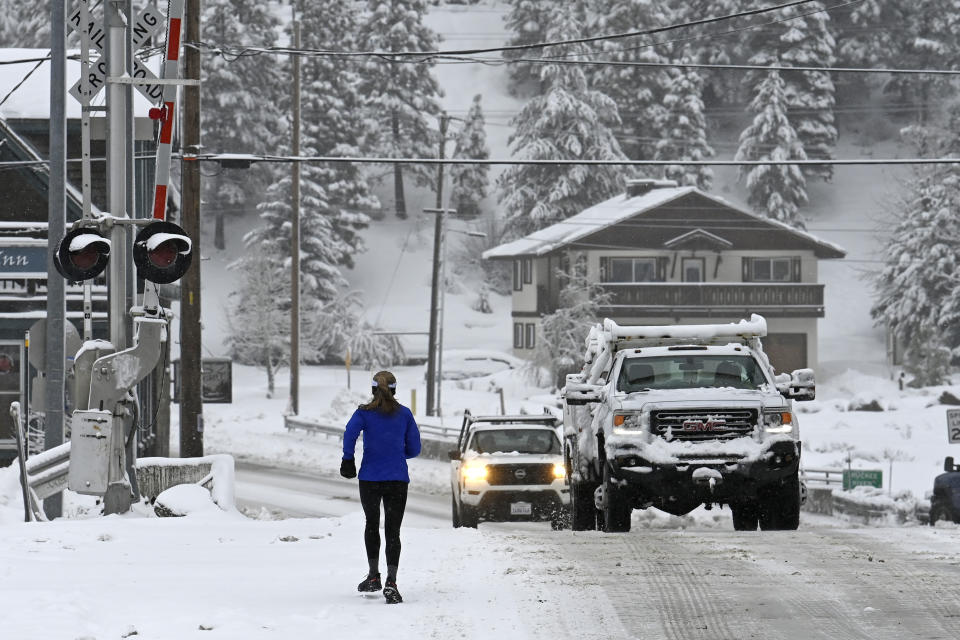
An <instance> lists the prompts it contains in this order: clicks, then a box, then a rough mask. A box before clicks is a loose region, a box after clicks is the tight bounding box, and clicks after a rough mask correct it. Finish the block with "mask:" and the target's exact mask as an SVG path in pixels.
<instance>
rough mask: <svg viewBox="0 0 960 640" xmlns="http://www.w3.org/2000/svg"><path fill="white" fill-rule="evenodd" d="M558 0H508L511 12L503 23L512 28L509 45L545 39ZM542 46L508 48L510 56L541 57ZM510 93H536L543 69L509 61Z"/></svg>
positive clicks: (509, 28) (526, 63) (506, 56)
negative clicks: (538, 47)
mask: <svg viewBox="0 0 960 640" xmlns="http://www.w3.org/2000/svg"><path fill="white" fill-rule="evenodd" d="M557 1H558V0H507V4H508V5H509V6H510V10H509V12H507V15H506V16H504V18H503V20H504V24H505V26H506V27H507V30H508V31H510V32H511V34H512V35H511V36H510V38H509V39H508V40H507V46H510V47H514V46H523V45H529V44H537V43H540V42H545V41H546V39H547V25H548V24H549V23H550V15H551V13H553V11H554V9H555V8H556V3H557ZM542 52H543V50H542V49H518V50H515V51H505V52H504V54H503V57H504V58H506V59H507V60H515V59H517V58H527V59H530V58H539V57H540V56H541V54H542ZM508 73H509V85H508V88H509V90H510V93H511V94H513V95H536V94H538V93H540V70H539V68H538V66H537V65H535V64H531V63H529V62H514V63H512V64H510V65H508Z"/></svg>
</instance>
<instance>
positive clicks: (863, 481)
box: [843, 469, 883, 491]
mask: <svg viewBox="0 0 960 640" xmlns="http://www.w3.org/2000/svg"><path fill="white" fill-rule="evenodd" d="M854 487H876V488H877V489H882V488H883V471H879V470H876V469H844V470H843V490H844V491H846V490H847V489H853V488H854Z"/></svg>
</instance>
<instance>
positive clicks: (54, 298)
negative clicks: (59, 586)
mask: <svg viewBox="0 0 960 640" xmlns="http://www.w3.org/2000/svg"><path fill="white" fill-rule="evenodd" d="M50 6H51V10H50V181H49V183H48V192H47V196H48V201H47V222H48V227H47V238H48V240H49V241H50V242H51V243H52V242H53V241H54V239H57V240H59V238H62V237H63V234H64V231H65V230H66V223H67V220H66V209H67V191H66V182H67V156H66V141H67V115H66V101H67V96H66V92H65V90H64V85H65V82H66V68H67V55H66V24H67V19H66V10H65V8H64V0H52V1H51V3H50ZM53 254H54V252H52V251H51V252H49V253H48V255H47V336H46V337H47V340H46V353H45V354H44V356H45V361H46V368H47V371H46V376H47V380H46V390H45V392H44V398H43V401H44V423H43V424H44V441H43V442H44V449H50V448H52V447H55V446H57V445H59V444H62V443H63V404H64V373H63V368H64V362H65V358H64V355H65V354H64V349H65V345H64V334H65V333H66V331H65V327H64V323H65V322H66V306H65V305H66V302H65V299H66V298H65V293H66V282H65V281H64V279H63V278H62V277H61V276H60V274H59V273H58V272H57V270H56V267H54V266H53ZM43 510H44V513H46V516H47V517H48V518H50V519H53V518H58V517H60V516H61V515H62V514H63V498H62V494H61V493H55V494H54V495H52V496H50V497H49V498H47V499H46V500H44V501H43Z"/></svg>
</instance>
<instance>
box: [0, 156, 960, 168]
mask: <svg viewBox="0 0 960 640" xmlns="http://www.w3.org/2000/svg"><path fill="white" fill-rule="evenodd" d="M237 156H243V159H244V160H249V161H250V162H251V163H253V162H276V163H292V162H308V163H314V162H317V163H325V162H329V163H356V164H419V165H491V166H498V165H526V166H595V167H621V166H623V167H626V166H633V167H665V166H674V165H682V166H695V167H699V166H704V167H710V166H714V167H725V166H726V167H756V166H784V165H788V166H789V165H796V166H807V165H813V166H819V165H833V166H845V165H942V164H960V158H842V159H836V158H835V159H812V160H811V159H807V160H626V159H624V160H572V159H567V158H562V159H541V160H529V159H517V158H493V159H489V158H488V159H479V158H443V159H441V158H383V157H373V156H371V157H362V156H281V155H265V154H249V155H248V154H237V153H225V154H217V153H202V154H196V155H186V154H174V155H173V157H174V158H177V159H181V160H183V161H184V162H219V161H220V160H221V159H229V160H235V159H237ZM40 162H45V161H40ZM2 164H3V163H0V166H2Z"/></svg>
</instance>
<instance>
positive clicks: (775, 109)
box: [736, 70, 807, 229]
mask: <svg viewBox="0 0 960 640" xmlns="http://www.w3.org/2000/svg"><path fill="white" fill-rule="evenodd" d="M750 109H751V110H752V111H753V113H755V114H756V116H755V117H754V119H753V123H752V124H751V125H750V126H749V127H747V129H745V130H744V131H743V133H742V134H740V148H739V149H737V155H736V159H737V160H775V161H784V160H804V159H806V154H804V152H803V145H802V144H801V143H800V141H799V140H798V139H797V134H796V132H795V131H794V130H793V127H791V126H790V122H789V120H788V119H787V113H786V97H785V95H784V84H783V80H781V79H780V75H779V74H778V73H777V72H776V71H773V70H771V71H769V72H767V76H766V78H765V79H764V81H763V82H762V83H760V85H759V86H758V87H757V95H756V97H755V98H754V99H753V101H752V102H751V103H750ZM740 178H741V179H744V178H746V182H747V190H748V191H749V197H748V198H747V201H748V202H749V203H750V206H751V207H753V209H754V210H755V211H757V212H758V213H761V214H763V215H765V216H767V217H769V218H773V219H774V220H779V221H781V222H785V223H787V224H789V225H792V226H794V227H799V228H801V229H802V228H804V224H803V219H802V218H801V216H800V214H799V212H798V210H799V207H800V205H801V204H803V203H805V202H806V201H807V188H806V180H804V178H803V172H801V171H800V168H799V167H798V166H797V165H795V164H785V165H772V164H766V165H757V166H754V167H741V168H740Z"/></svg>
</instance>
